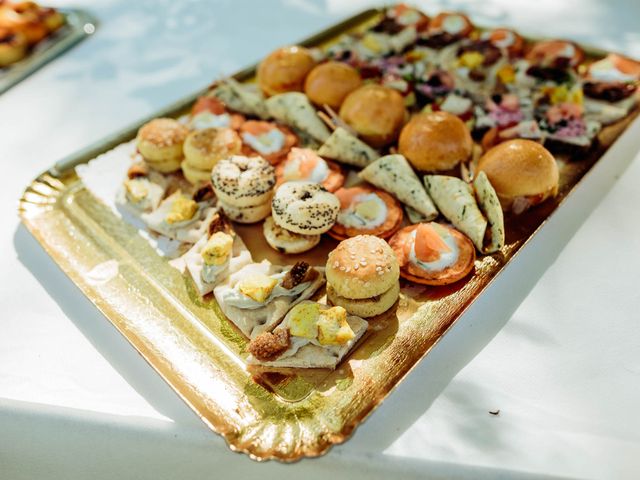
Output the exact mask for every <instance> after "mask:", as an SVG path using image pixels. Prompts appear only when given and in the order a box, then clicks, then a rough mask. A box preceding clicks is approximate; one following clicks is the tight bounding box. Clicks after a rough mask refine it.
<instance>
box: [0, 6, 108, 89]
mask: <svg viewBox="0 0 640 480" xmlns="http://www.w3.org/2000/svg"><path fill="white" fill-rule="evenodd" d="M58 10H59V11H60V12H61V13H62V14H63V15H64V16H65V20H66V24H65V25H64V26H63V27H62V28H60V30H58V31H56V32H54V33H53V34H52V35H51V36H49V37H47V38H45V39H44V40H42V41H41V42H40V43H39V44H38V45H36V46H35V47H34V49H33V51H31V52H29V54H28V55H27V56H26V57H25V58H23V59H22V60H20V61H19V62H16V63H14V64H12V65H10V66H8V67H6V68H4V69H3V68H0V94H1V93H4V92H6V91H7V90H9V89H10V88H11V87H13V86H14V85H15V84H17V83H18V82H20V81H22V80H23V79H24V78H26V77H28V76H29V75H31V74H32V73H33V72H35V71H36V70H38V69H39V68H41V67H42V66H44V65H45V64H47V63H49V62H50V61H51V60H53V59H54V58H56V57H57V56H59V55H62V54H63V53H64V52H66V51H67V50H68V49H70V48H71V47H73V46H74V45H75V44H77V43H78V42H80V41H82V40H83V39H85V38H86V37H87V36H89V35H91V34H93V32H95V30H96V27H97V25H98V22H97V21H96V19H95V18H93V16H91V15H90V14H89V13H88V12H85V11H84V10H77V9H65V8H60V9H58Z"/></svg>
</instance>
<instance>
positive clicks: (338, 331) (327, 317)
mask: <svg viewBox="0 0 640 480" xmlns="http://www.w3.org/2000/svg"><path fill="white" fill-rule="evenodd" d="M353 337H355V333H353V330H351V327H350V326H349V323H348V322H347V311H346V310H345V309H344V308H342V307H332V308H330V309H328V310H324V311H322V312H320V318H319V319H318V341H319V342H320V344H321V345H344V344H345V343H347V342H348V341H349V340H351V339H352V338H353Z"/></svg>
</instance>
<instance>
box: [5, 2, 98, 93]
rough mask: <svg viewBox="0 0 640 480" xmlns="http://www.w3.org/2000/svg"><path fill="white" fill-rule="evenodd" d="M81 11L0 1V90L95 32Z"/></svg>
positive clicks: (88, 19)
mask: <svg viewBox="0 0 640 480" xmlns="http://www.w3.org/2000/svg"><path fill="white" fill-rule="evenodd" d="M95 25H96V22H95V21H94V20H93V18H92V17H91V16H90V15H88V14H87V13H86V12H84V11H81V10H66V9H56V8H51V7H45V6H42V5H40V4H38V3H36V2H27V1H24V2H23V1H20V2H16V1H8V0H3V1H0V93H2V92H4V91H6V90H8V89H9V88H10V87H11V86H13V85H14V84H16V83H18V82H19V81H20V80H22V79H23V78H24V77H26V76H28V75H29V74H31V73H33V72H34V71H35V70H37V69H38V68H40V67H41V66H43V65H44V64H45V63H47V62H48V61H50V60H52V59H53V58H55V57H56V56H58V55H60V54H61V53H63V52H64V51H65V50H67V49H68V48H70V47H72V46H73V45H75V44H76V43H78V42H79V41H80V40H82V39H83V38H85V37H86V36H87V35H90V34H92V33H93V32H94V31H95Z"/></svg>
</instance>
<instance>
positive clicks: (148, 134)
mask: <svg viewBox="0 0 640 480" xmlns="http://www.w3.org/2000/svg"><path fill="white" fill-rule="evenodd" d="M188 134H189V130H188V129H187V127H185V126H184V125H182V124H180V123H179V122H178V121H177V120H174V119H173V118H155V119H153V120H151V121H150V122H148V123H145V124H144V125H143V126H142V127H140V130H138V151H139V152H140V154H141V155H142V156H143V157H144V159H145V160H147V161H148V162H167V161H169V160H177V159H182V145H183V143H184V141H185V139H186V138H187V135H188Z"/></svg>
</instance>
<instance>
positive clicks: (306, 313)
mask: <svg viewBox="0 0 640 480" xmlns="http://www.w3.org/2000/svg"><path fill="white" fill-rule="evenodd" d="M319 314H320V305H318V304H317V303H301V304H299V305H296V306H295V307H293V308H292V309H291V312H290V313H289V320H288V321H289V333H291V335H292V336H295V337H302V338H311V339H313V338H316V337H317V336H318V315H319Z"/></svg>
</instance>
